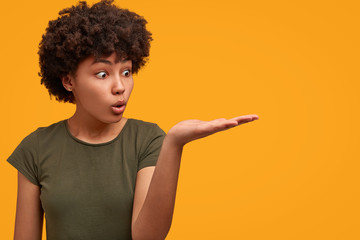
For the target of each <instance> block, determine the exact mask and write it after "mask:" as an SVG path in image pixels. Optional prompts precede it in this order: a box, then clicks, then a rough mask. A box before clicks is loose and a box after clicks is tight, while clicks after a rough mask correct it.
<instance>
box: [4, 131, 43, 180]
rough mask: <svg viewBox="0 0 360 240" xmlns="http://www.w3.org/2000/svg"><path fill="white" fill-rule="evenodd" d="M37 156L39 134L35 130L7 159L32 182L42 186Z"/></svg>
mask: <svg viewBox="0 0 360 240" xmlns="http://www.w3.org/2000/svg"><path fill="white" fill-rule="evenodd" d="M37 158H38V155H37V136H36V132H33V133H31V134H29V135H28V136H26V137H25V138H24V139H23V140H22V141H21V143H20V144H19V145H18V146H17V147H16V148H15V150H14V151H13V153H12V154H11V155H10V156H9V157H8V159H7V161H8V162H9V163H10V164H11V165H12V166H14V167H15V168H16V169H17V170H18V171H19V172H21V173H22V174H23V175H24V176H25V177H26V178H27V179H29V181H30V182H32V183H33V184H35V185H37V186H41V185H40V181H39V178H38V176H39V175H38V173H39V172H38V171H39V168H38V166H37V162H38V159H37Z"/></svg>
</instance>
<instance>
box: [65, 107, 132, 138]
mask: <svg viewBox="0 0 360 240" xmlns="http://www.w3.org/2000/svg"><path fill="white" fill-rule="evenodd" d="M126 121H127V119H126V118H124V117H122V118H121V120H120V121H118V122H114V123H106V122H101V121H99V120H98V119H95V118H94V117H92V116H89V115H86V116H85V115H84V114H81V112H80V111H79V109H76V112H75V113H74V115H73V116H72V117H71V118H69V119H68V120H67V124H68V127H69V131H70V132H71V134H72V135H73V136H74V137H76V138H78V139H80V140H84V141H87V142H93V143H99V142H106V141H109V140H112V139H113V138H115V137H116V136H117V135H118V134H119V133H120V131H121V129H122V127H123V126H124V125H125V123H126Z"/></svg>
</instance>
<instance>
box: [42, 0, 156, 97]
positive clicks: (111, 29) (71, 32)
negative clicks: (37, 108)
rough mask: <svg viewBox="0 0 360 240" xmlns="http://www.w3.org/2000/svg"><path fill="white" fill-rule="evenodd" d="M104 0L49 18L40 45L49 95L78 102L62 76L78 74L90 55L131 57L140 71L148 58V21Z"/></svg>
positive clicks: (149, 39)
mask: <svg viewBox="0 0 360 240" xmlns="http://www.w3.org/2000/svg"><path fill="white" fill-rule="evenodd" d="M113 1H114V0H101V1H100V2H98V3H95V4H93V5H92V6H91V7H89V6H88V5H87V3H86V1H79V2H78V5H76V6H72V7H70V8H65V9H63V10H61V11H60V12H59V17H58V18H57V19H56V20H53V21H49V25H48V27H47V28H46V33H45V34H44V35H43V36H42V40H41V42H40V44H39V51H38V54H39V57H40V58H39V64H40V72H39V76H40V77H41V84H44V85H45V87H46V88H47V89H48V91H49V95H50V98H51V95H53V96H55V97H56V100H57V101H59V102H61V101H63V102H70V103H75V99H74V95H73V94H72V92H69V91H67V90H66V89H65V88H64V86H63V85H62V81H61V78H62V77H64V76H66V75H68V74H72V75H75V73H76V70H77V67H78V64H79V63H80V62H81V61H82V60H84V59H85V58H87V57H89V56H94V57H95V58H96V59H98V58H100V57H108V56H110V55H111V54H112V53H114V52H115V53H116V58H117V61H118V60H125V59H127V60H131V61H132V72H133V73H135V74H136V73H137V72H138V71H139V69H140V68H141V67H142V66H144V65H145V63H146V62H147V61H148V56H149V50H150V42H151V41H152V40H153V39H152V37H151V35H152V34H151V33H150V32H149V31H148V30H147V29H146V28H145V25H146V24H147V21H146V20H145V19H144V18H143V17H142V16H139V15H138V14H136V13H134V12H131V11H129V10H128V9H122V8H119V7H117V6H115V5H114V4H113Z"/></svg>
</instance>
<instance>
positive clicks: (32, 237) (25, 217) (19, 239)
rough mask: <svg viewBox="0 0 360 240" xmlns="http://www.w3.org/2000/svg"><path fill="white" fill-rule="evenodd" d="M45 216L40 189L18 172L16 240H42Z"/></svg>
mask: <svg viewBox="0 0 360 240" xmlns="http://www.w3.org/2000/svg"><path fill="white" fill-rule="evenodd" d="M43 216H44V212H43V209H42V207H41V202H40V187H39V186H36V185H35V184H33V183H31V182H30V181H29V180H28V179H27V178H26V177H25V176H24V175H23V174H22V173H20V172H19V171H18V193H17V205H16V218H15V232H14V240H41V238H42V228H43Z"/></svg>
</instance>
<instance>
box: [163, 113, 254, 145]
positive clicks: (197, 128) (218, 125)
mask: <svg viewBox="0 0 360 240" xmlns="http://www.w3.org/2000/svg"><path fill="white" fill-rule="evenodd" d="M257 119H259V117H258V116H257V115H255V114H250V115H243V116H239V117H235V118H231V119H225V118H219V119H215V120H212V121H202V120H195V119H194V120H185V121H182V122H179V123H177V124H176V125H175V126H173V127H172V128H171V129H170V130H169V132H168V136H170V137H172V138H173V141H174V142H175V143H176V144H179V145H185V144H186V143H188V142H191V141H193V140H196V139H199V138H203V137H206V136H209V135H211V134H214V133H216V132H220V131H224V130H227V129H229V128H232V127H235V126H238V125H241V124H244V123H247V122H251V121H254V120H257Z"/></svg>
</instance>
